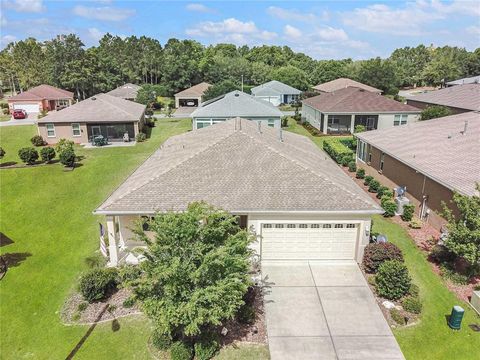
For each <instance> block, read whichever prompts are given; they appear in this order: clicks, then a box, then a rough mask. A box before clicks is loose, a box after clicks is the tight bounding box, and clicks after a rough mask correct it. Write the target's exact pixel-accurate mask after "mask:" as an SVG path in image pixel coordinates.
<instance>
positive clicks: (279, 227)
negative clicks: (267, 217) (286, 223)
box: [275, 224, 283, 229]
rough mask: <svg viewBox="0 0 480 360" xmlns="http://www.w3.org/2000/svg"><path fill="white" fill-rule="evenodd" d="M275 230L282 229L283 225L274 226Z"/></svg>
mask: <svg viewBox="0 0 480 360" xmlns="http://www.w3.org/2000/svg"><path fill="white" fill-rule="evenodd" d="M275 229H283V224H275Z"/></svg>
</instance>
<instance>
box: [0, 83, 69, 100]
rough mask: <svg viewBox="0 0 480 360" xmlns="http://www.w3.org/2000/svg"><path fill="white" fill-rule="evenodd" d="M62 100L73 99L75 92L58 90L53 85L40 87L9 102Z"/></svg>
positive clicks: (10, 98)
mask: <svg viewBox="0 0 480 360" xmlns="http://www.w3.org/2000/svg"><path fill="white" fill-rule="evenodd" d="M43 99H47V100H60V99H73V92H70V91H67V90H63V89H59V88H56V87H55V86H51V85H45V84H44V85H39V86H35V87H34V88H31V89H30V90H27V91H24V92H22V93H20V94H17V95H15V96H11V97H9V98H8V101H15V100H43Z"/></svg>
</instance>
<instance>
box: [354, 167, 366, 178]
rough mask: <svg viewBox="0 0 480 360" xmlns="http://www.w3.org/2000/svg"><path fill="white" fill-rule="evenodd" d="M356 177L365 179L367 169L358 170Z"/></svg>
mask: <svg viewBox="0 0 480 360" xmlns="http://www.w3.org/2000/svg"><path fill="white" fill-rule="evenodd" d="M355 176H356V178H357V179H363V178H364V177H365V169H357V173H356V174H355Z"/></svg>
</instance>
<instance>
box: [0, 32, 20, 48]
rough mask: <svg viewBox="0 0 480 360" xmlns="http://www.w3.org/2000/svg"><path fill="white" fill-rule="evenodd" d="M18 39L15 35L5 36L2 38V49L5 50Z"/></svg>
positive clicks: (0, 43)
mask: <svg viewBox="0 0 480 360" xmlns="http://www.w3.org/2000/svg"><path fill="white" fill-rule="evenodd" d="M16 40H17V37H16V36H14V35H4V36H2V37H1V38H0V49H3V48H4V47H5V46H7V45H8V44H10V43H11V42H13V41H16Z"/></svg>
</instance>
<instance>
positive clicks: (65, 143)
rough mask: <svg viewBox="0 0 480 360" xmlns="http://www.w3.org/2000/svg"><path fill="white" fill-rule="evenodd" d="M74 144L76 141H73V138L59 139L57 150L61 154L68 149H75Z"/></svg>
mask: <svg viewBox="0 0 480 360" xmlns="http://www.w3.org/2000/svg"><path fill="white" fill-rule="evenodd" d="M73 144H74V142H73V141H71V140H67V139H60V140H58V143H57V145H55V151H56V153H57V154H60V153H62V152H63V151H65V150H67V149H69V150H72V151H73Z"/></svg>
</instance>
